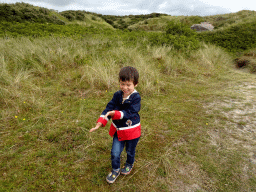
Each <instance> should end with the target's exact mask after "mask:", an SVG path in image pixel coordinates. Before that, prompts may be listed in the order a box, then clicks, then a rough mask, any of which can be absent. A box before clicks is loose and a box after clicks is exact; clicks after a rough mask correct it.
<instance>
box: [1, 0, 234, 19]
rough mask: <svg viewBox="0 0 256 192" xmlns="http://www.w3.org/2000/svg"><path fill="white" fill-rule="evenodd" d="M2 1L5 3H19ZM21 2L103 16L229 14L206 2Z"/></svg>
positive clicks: (221, 8) (8, 0) (148, 0)
mask: <svg viewBox="0 0 256 192" xmlns="http://www.w3.org/2000/svg"><path fill="white" fill-rule="evenodd" d="M3 1H4V2H7V3H15V2H21V1H15V0H3ZM207 1H210V0H207ZM23 2H25V3H30V4H32V5H35V6H41V7H46V8H48V9H55V10H58V11H59V12H61V11H64V10H85V11H90V12H95V13H101V14H104V15H130V14H133V15H140V14H150V13H153V12H155V13H166V14H168V15H188V16H190V15H200V16H206V15H216V14H223V13H229V12H230V10H228V9H226V8H223V7H221V6H216V5H210V4H209V2H206V0H23Z"/></svg>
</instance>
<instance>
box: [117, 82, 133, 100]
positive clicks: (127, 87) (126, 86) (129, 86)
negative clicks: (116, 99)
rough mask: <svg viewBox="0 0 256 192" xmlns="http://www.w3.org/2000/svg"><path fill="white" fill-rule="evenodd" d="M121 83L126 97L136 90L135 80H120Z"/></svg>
mask: <svg viewBox="0 0 256 192" xmlns="http://www.w3.org/2000/svg"><path fill="white" fill-rule="evenodd" d="M119 83H120V88H121V90H122V91H123V93H124V96H125V97H127V96H128V95H130V94H131V93H132V92H133V91H134V88H135V87H136V86H137V85H134V84H133V81H119Z"/></svg>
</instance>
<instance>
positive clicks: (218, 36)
mask: <svg viewBox="0 0 256 192" xmlns="http://www.w3.org/2000/svg"><path fill="white" fill-rule="evenodd" d="M255 31H256V21H253V22H250V23H244V24H241V25H236V26H233V27H230V28H228V29H226V30H221V31H220V30H218V31H213V32H204V33H199V34H198V37H199V39H200V40H202V41H205V42H209V43H213V44H215V45H218V46H221V47H223V48H225V49H226V50H227V51H229V52H233V53H235V52H243V51H245V50H249V49H251V48H253V47H255V46H256V35H255Z"/></svg>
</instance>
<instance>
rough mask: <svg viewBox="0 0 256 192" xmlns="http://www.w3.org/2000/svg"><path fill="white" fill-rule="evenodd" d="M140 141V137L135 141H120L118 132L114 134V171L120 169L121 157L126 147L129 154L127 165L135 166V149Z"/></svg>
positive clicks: (112, 150) (112, 155) (112, 157)
mask: <svg viewBox="0 0 256 192" xmlns="http://www.w3.org/2000/svg"><path fill="white" fill-rule="evenodd" d="M139 139H140V137H139V138H136V139H133V140H125V141H118V138H117V132H116V133H115V134H114V136H113V144H112V149H111V161H112V169H119V168H120V155H121V153H122V151H123V149H124V146H125V148H126V153H127V160H126V163H129V164H130V165H133V163H134V161H135V149H136V146H137V143H138V141H139Z"/></svg>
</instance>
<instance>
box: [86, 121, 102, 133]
mask: <svg viewBox="0 0 256 192" xmlns="http://www.w3.org/2000/svg"><path fill="white" fill-rule="evenodd" d="M101 126H102V123H100V122H98V123H97V124H96V126H95V127H94V128H92V129H91V130H90V131H89V132H93V131H95V130H96V129H99V127H101Z"/></svg>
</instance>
